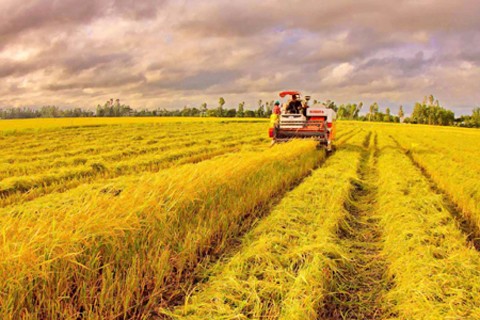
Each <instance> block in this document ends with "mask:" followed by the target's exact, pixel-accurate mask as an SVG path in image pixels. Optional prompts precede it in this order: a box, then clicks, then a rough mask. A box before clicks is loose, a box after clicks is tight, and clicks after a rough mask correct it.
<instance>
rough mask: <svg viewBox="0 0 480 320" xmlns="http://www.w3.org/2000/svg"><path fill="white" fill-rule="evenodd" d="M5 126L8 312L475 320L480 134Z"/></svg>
mask: <svg viewBox="0 0 480 320" xmlns="http://www.w3.org/2000/svg"><path fill="white" fill-rule="evenodd" d="M268 126H269V124H268V122H267V121H262V120H249V119H241V120H238V119H228V120H227V119H218V118H215V119H212V118H116V119H115V118H114V119H108V118H106V119H94V118H91V119H42V120H27V121H24V120H14V121H11V120H8V121H4V120H2V121H1V122H0V146H1V150H2V152H1V154H0V256H1V258H0V261H1V263H0V272H1V277H0V318H1V319H480V253H479V250H480V241H479V240H478V239H479V238H480V206H479V203H480V182H479V181H480V162H479V161H478V157H479V156H480V131H478V130H475V129H460V128H439V127H429V126H420V125H402V124H379V123H375V124H371V123H361V122H347V121H344V122H338V123H337V138H336V142H335V145H336V150H335V152H333V153H330V154H326V153H325V151H324V150H321V149H318V148H317V146H316V144H315V143H314V142H313V141H309V140H297V141H291V142H288V143H284V144H277V145H274V146H270V140H269V138H268V137H267V130H268Z"/></svg>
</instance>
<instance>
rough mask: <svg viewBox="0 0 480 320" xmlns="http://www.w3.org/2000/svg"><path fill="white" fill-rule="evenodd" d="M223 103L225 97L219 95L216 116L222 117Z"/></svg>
mask: <svg viewBox="0 0 480 320" xmlns="http://www.w3.org/2000/svg"><path fill="white" fill-rule="evenodd" d="M224 105H225V99H223V97H220V98H219V99H218V110H217V117H223V116H224V112H223V106H224Z"/></svg>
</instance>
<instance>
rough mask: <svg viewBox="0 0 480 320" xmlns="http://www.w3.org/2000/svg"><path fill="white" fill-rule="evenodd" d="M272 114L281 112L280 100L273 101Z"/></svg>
mask: <svg viewBox="0 0 480 320" xmlns="http://www.w3.org/2000/svg"><path fill="white" fill-rule="evenodd" d="M272 113H273V114H281V113H282V111H281V110H280V101H275V105H274V106H273V110H272Z"/></svg>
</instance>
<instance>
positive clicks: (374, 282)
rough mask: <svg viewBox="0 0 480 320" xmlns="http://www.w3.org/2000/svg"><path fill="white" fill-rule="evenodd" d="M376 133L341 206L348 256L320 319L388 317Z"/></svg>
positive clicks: (342, 238) (343, 240)
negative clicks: (344, 214) (352, 187)
mask: <svg viewBox="0 0 480 320" xmlns="http://www.w3.org/2000/svg"><path fill="white" fill-rule="evenodd" d="M377 137H378V136H377V133H376V132H374V133H373V134H370V136H369V139H366V140H365V142H364V145H363V146H364V151H363V153H362V158H361V162H360V165H359V167H358V175H359V179H358V180H356V181H355V183H354V185H355V188H354V190H353V191H352V193H351V196H350V198H349V201H347V202H346V203H345V207H346V209H347V210H348V212H349V214H348V217H347V219H346V223H345V224H344V228H342V229H341V231H340V232H339V238H340V245H341V246H342V247H343V249H344V250H347V251H348V252H349V253H350V261H349V263H348V264H343V265H341V266H340V269H339V272H338V274H337V277H336V279H335V282H334V286H333V288H332V292H331V293H330V295H329V300H328V303H327V304H326V308H325V310H323V312H322V313H321V318H322V319H352V318H355V319H370V320H373V319H385V318H387V317H388V315H389V310H388V306H386V305H385V304H384V303H383V300H384V299H383V296H384V294H385V291H386V288H388V281H386V279H385V277H384V275H385V272H386V264H387V263H386V261H385V259H384V257H383V255H382V247H383V242H382V239H381V233H382V230H381V227H380V225H379V217H378V213H379V212H378V208H377V197H378V193H377V184H378V172H377V158H378V146H377Z"/></svg>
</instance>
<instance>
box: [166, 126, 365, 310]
mask: <svg viewBox="0 0 480 320" xmlns="http://www.w3.org/2000/svg"><path fill="white" fill-rule="evenodd" d="M364 138H365V133H360V134H357V135H356V136H355V137H353V138H352V139H351V141H349V144H346V145H344V146H340V147H339V150H338V151H337V152H336V153H335V154H334V155H333V156H332V157H330V158H329V159H327V161H326V162H325V164H324V165H323V166H322V167H320V168H319V169H317V170H316V171H314V173H313V174H312V176H310V177H309V178H307V179H305V180H304V182H303V183H302V184H301V185H300V186H298V187H297V188H295V189H294V190H293V191H292V192H290V193H289V194H288V195H287V196H286V197H285V198H284V199H283V200H282V202H281V203H280V204H279V205H278V206H277V207H276V208H275V209H274V210H273V212H272V213H271V214H270V215H269V216H268V217H267V218H265V219H264V220H262V221H261V222H260V224H259V225H258V226H257V227H256V228H255V229H253V230H252V231H251V232H249V233H248V234H247V235H246V236H245V239H244V241H243V244H242V246H241V248H240V250H239V251H238V252H237V253H236V254H235V255H234V256H233V257H231V258H230V259H228V260H226V261H219V262H218V263H217V264H216V265H215V266H214V268H213V271H211V272H212V273H213V275H211V276H210V277H209V279H208V281H207V282H206V283H205V284H203V285H202V284H201V285H198V287H197V288H195V290H194V293H193V295H190V293H188V295H187V300H186V302H185V305H184V306H180V307H178V308H177V309H176V310H174V311H172V312H170V311H168V310H166V309H163V310H162V311H161V313H163V314H165V315H168V316H170V317H173V318H178V319H183V318H192V319H198V318H201V319H219V318H221V319H233V318H255V319H259V318H262V319H266V318H268V319H276V318H281V319H315V318H316V317H317V312H318V311H319V309H321V306H322V303H323V301H324V299H325V295H326V293H327V292H328V291H329V287H331V285H332V283H331V281H332V273H333V272H335V270H336V269H337V264H338V263H342V264H343V263H346V260H347V258H346V255H347V253H346V252H344V250H343V248H341V247H340V246H339V245H338V239H337V231H338V229H339V227H340V224H341V223H342V221H343V220H344V219H345V216H346V214H347V213H346V210H345V209H344V202H345V201H347V198H348V197H349V194H350V192H351V190H352V188H353V187H352V180H355V179H357V167H358V165H359V162H360V157H361V150H362V148H361V143H362V141H363V140H364ZM207 276H208V275H207Z"/></svg>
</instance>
